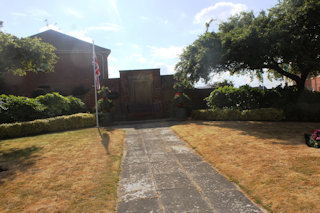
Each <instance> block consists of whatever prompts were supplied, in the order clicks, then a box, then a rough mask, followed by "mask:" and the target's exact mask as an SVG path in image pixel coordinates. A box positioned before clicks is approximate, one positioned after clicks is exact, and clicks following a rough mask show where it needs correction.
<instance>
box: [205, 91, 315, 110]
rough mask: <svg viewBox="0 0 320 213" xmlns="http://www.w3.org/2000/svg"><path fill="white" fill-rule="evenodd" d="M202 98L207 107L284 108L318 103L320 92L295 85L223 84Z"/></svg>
mask: <svg viewBox="0 0 320 213" xmlns="http://www.w3.org/2000/svg"><path fill="white" fill-rule="evenodd" d="M204 100H205V101H206V102H207V106H208V107H209V108H214V107H218V108H225V107H227V108H230V107H235V108H238V109H241V110H245V109H260V108H281V109H285V108H286V107H287V106H291V105H292V104H300V103H306V104H320V92H312V91H309V90H303V91H298V90H297V88H296V87H285V88H281V87H276V88H273V89H265V90H260V89H258V88H252V87H250V86H248V85H245V86H241V87H239V88H235V87H231V86H224V87H220V88H217V89H215V90H213V91H212V92H211V93H210V95H209V96H208V97H207V98H205V99H204Z"/></svg>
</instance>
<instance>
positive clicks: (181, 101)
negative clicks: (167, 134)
mask: <svg viewBox="0 0 320 213" xmlns="http://www.w3.org/2000/svg"><path fill="white" fill-rule="evenodd" d="M173 99H174V103H175V107H176V118H177V119H180V120H184V119H186V118H187V105H188V104H189V102H190V98H189V96H188V95H187V94H185V93H184V92H176V94H175V95H174V97H173Z"/></svg>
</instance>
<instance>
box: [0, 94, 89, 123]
mask: <svg viewBox="0 0 320 213" xmlns="http://www.w3.org/2000/svg"><path fill="white" fill-rule="evenodd" d="M0 100H1V101H2V102H3V107H4V108H6V110H4V109H1V108H0V123H12V122H22V121H31V120H35V119H40V118H48V117H55V116H59V115H68V114H74V113H79V112H84V109H85V104H84V103H83V102H82V101H81V100H80V99H79V98H75V97H72V96H68V97H64V96H62V95H60V94H59V93H48V94H46V95H41V96H38V97H37V98H35V99H34V98H27V97H20V96H13V95H9V96H7V95H1V96H0Z"/></svg>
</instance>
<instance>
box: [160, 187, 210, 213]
mask: <svg viewBox="0 0 320 213" xmlns="http://www.w3.org/2000/svg"><path fill="white" fill-rule="evenodd" d="M160 197H161V201H162V204H163V206H164V210H165V212H190V211H199V212H201V209H210V207H209V206H208V204H207V203H206V202H205V201H204V200H203V199H202V198H201V195H200V193H199V191H198V190H197V189H196V188H195V187H189V188H182V189H179V188H176V189H168V190H162V191H160Z"/></svg>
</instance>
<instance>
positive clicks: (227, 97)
mask: <svg viewBox="0 0 320 213" xmlns="http://www.w3.org/2000/svg"><path fill="white" fill-rule="evenodd" d="M236 90H237V89H236V88H234V87H230V86H224V87H219V88H218V89H215V90H213V91H212V92H211V93H210V95H209V97H207V98H205V100H206V101H207V105H208V106H209V107H219V108H223V107H236V106H237V104H236V102H235V101H236V100H237V97H236V94H235V91H236Z"/></svg>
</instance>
